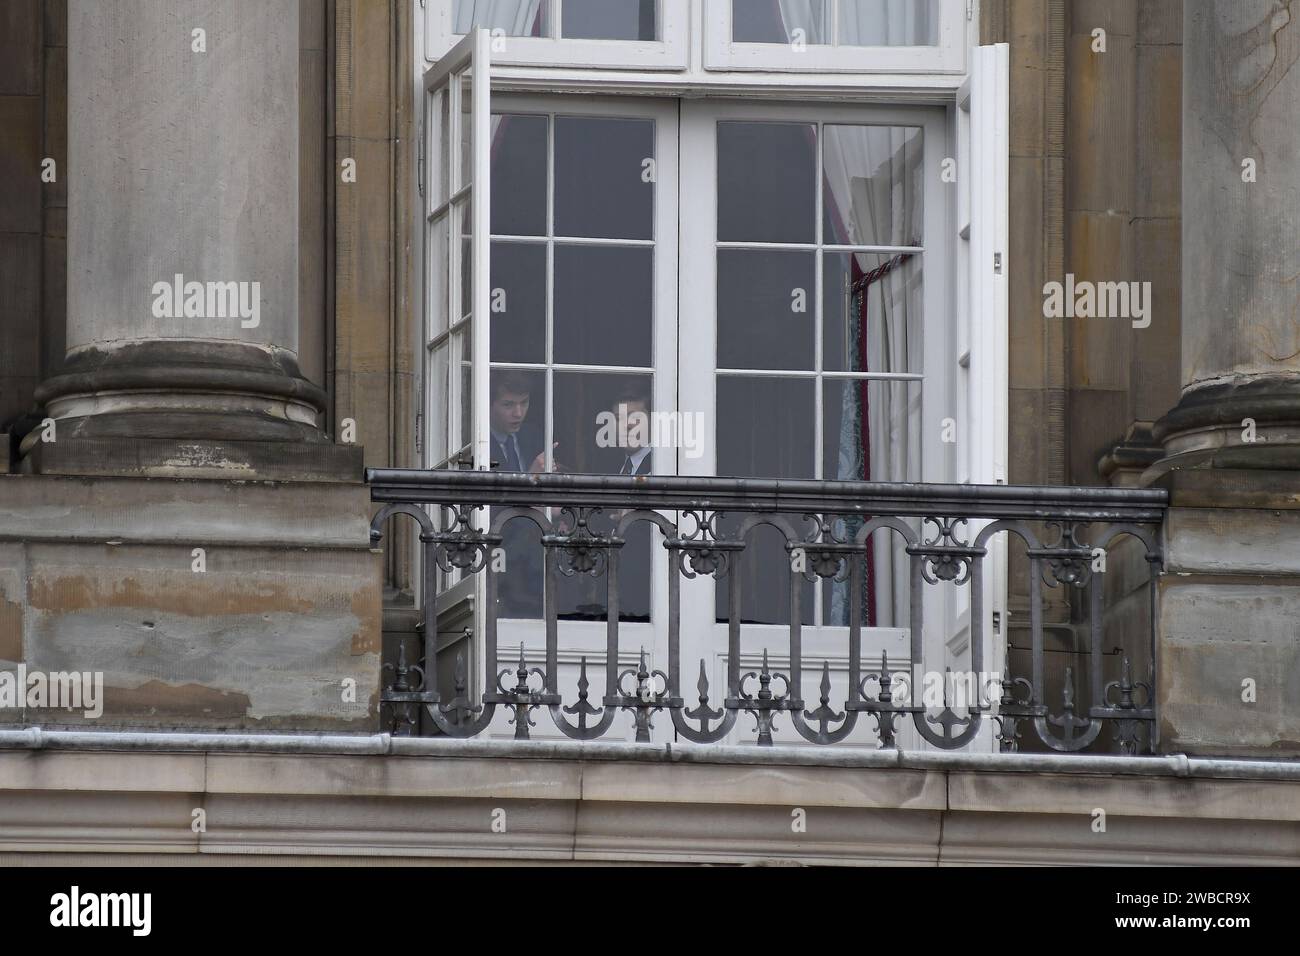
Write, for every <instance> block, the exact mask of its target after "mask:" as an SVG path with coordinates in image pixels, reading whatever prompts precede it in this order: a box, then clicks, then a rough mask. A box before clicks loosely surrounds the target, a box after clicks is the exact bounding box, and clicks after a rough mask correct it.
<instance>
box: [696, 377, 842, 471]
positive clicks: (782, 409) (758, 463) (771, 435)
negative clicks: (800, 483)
mask: <svg viewBox="0 0 1300 956" xmlns="http://www.w3.org/2000/svg"><path fill="white" fill-rule="evenodd" d="M813 387H814V382H813V380H812V379H791V378H758V377H750V376H743V375H720V376H718V412H717V414H718V419H717V425H716V433H717V436H718V441H717V444H718V474H719V475H721V476H726V477H737V478H750V477H752V478H812V477H813V458H814V451H815V447H816V445H815V441H814V439H815V432H814V429H815V427H816V425H815V422H816V421H817V418H816V409H815V405H814V393H813Z"/></svg>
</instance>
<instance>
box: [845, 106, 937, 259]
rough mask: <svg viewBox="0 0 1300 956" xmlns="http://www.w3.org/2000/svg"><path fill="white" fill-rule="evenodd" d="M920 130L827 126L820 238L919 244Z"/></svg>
mask: <svg viewBox="0 0 1300 956" xmlns="http://www.w3.org/2000/svg"><path fill="white" fill-rule="evenodd" d="M921 133H922V131H921V128H920V127H917V126H827V127H825V129H824V130H823V134H824V135H823V140H822V142H823V145H822V177H823V180H822V181H823V186H822V223H823V225H822V237H823V241H824V242H826V243H828V244H834V245H855V246H914V245H920V244H921V238H922V236H921V223H922V218H921V206H922V195H923V193H924V186H925V171H924V169H923V167H922V155H923V151H922V148H921V145H922V136H921Z"/></svg>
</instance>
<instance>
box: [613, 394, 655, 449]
mask: <svg viewBox="0 0 1300 956" xmlns="http://www.w3.org/2000/svg"><path fill="white" fill-rule="evenodd" d="M615 413H616V414H617V415H618V435H619V438H620V439H621V440H622V441H623V445H622V447H623V448H624V450H626V451H627V453H628V454H632V453H633V452H637V451H640V450H641V449H642V448H647V447H649V445H650V414H649V408H648V406H647V405H646V403H645V402H644V401H640V400H637V399H632V400H630V401H622V402H619V403H618V407H617V408H616V409H615Z"/></svg>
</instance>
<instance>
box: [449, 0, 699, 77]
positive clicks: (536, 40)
mask: <svg viewBox="0 0 1300 956" xmlns="http://www.w3.org/2000/svg"><path fill="white" fill-rule="evenodd" d="M427 2H428V5H429V6H430V7H431V8H432V9H429V10H426V11H425V14H424V58H425V59H426V60H427V61H430V62H432V61H435V60H437V59H439V58H440V57H442V56H443V55H444V54H445V53H446V51H447V50H449V49H451V48H452V47H453V46H454V45H455V44H456V43H457V42H458V41H459V39H460V37H461V36H463V35H464V34H457V33H454V32H453V27H454V23H453V20H452V14H453V3H454V0H427ZM550 2H551V4H552V8H553V12H552V14H551V16H550V17H549V22H548V24H547V28H548V30H549V31H550V35H549V36H544V37H511V36H505V35H504V33H497V34H493V36H492V62H493V64H494V65H504V66H549V67H567V68H572V69H609V70H684V69H685V68H686V65H687V51H688V47H689V41H688V35H689V20H690V13H691V10H690V4H691V3H692V2H694V0H659V3H658V16H659V39H658V40H579V39H570V38H564V37H561V36H560V23H561V17H562V9H561V8H562V5H563V0H550Z"/></svg>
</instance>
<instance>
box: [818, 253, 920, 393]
mask: <svg viewBox="0 0 1300 956" xmlns="http://www.w3.org/2000/svg"><path fill="white" fill-rule="evenodd" d="M922 306H923V299H922V284H921V256H920V254H919V253H900V254H898V255H894V256H886V255H874V254H871V253H865V252H824V253H823V254H822V323H823V325H822V363H823V367H824V368H825V369H826V370H827V371H831V372H920V371H921V370H922V366H921V356H922V351H921V346H922V338H921V337H922V320H921V316H922V311H921V310H922Z"/></svg>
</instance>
